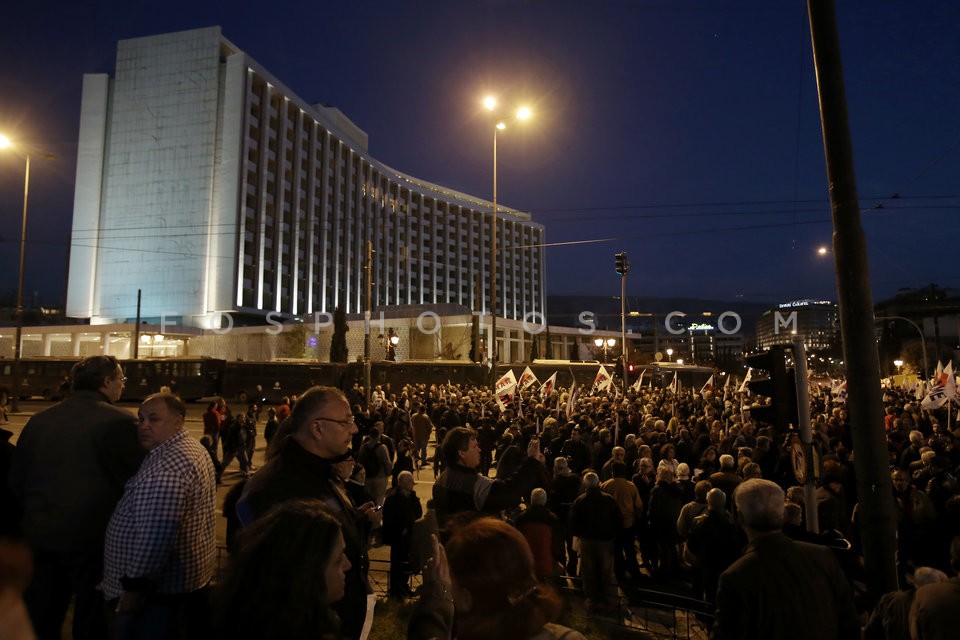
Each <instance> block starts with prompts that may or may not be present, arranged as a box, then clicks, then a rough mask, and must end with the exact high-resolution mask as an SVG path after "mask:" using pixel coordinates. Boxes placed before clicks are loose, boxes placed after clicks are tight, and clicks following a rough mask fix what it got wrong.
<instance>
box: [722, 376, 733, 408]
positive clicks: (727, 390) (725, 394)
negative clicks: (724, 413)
mask: <svg viewBox="0 0 960 640" xmlns="http://www.w3.org/2000/svg"><path fill="white" fill-rule="evenodd" d="M732 377H733V374H730V373H728V374H727V379H726V380H724V382H723V401H724V402H726V401H727V400H729V399H730V378H732Z"/></svg>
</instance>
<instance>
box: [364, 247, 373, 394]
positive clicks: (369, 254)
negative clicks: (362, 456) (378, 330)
mask: <svg viewBox="0 0 960 640" xmlns="http://www.w3.org/2000/svg"><path fill="white" fill-rule="evenodd" d="M364 269H365V270H366V272H367V296H366V297H367V299H366V302H364V305H363V307H364V310H363V391H364V393H365V394H366V396H367V406H368V407H369V406H370V392H371V390H370V385H371V384H372V380H371V379H370V378H371V375H370V315H371V312H372V308H371V305H372V304H373V277H372V274H373V242H371V241H369V240H367V265H366V267H364Z"/></svg>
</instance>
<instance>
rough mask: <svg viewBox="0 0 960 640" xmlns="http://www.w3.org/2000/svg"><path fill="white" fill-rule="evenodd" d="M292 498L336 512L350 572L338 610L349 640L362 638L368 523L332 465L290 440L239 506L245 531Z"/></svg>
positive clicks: (255, 477)
mask: <svg viewBox="0 0 960 640" xmlns="http://www.w3.org/2000/svg"><path fill="white" fill-rule="evenodd" d="M291 498H315V499H317V500H320V501H321V502H323V503H324V505H326V506H327V507H328V508H329V509H330V511H332V512H333V514H334V515H335V516H337V519H338V520H339V521H340V525H341V528H342V531H343V540H344V542H345V543H346V549H345V553H346V556H347V559H349V560H350V564H351V567H350V569H349V570H348V571H347V574H346V585H345V591H344V596H343V599H341V600H340V601H339V602H337V603H336V604H335V605H334V607H333V608H334V610H336V611H337V613H338V614H339V615H340V618H341V621H342V623H343V627H342V630H343V632H344V635H345V636H348V637H359V632H360V628H361V627H362V626H363V620H364V618H365V617H366V611H367V594H368V593H371V591H372V590H371V589H370V585H369V583H368V582H367V568H368V566H369V562H368V560H367V540H366V537H365V533H364V532H365V530H366V528H365V517H364V516H363V515H362V514H360V513H359V512H358V511H357V510H356V509H355V508H354V506H353V502H352V501H351V499H350V496H349V495H347V491H346V489H345V488H344V487H343V484H342V483H341V482H340V481H339V478H338V477H337V475H336V471H335V470H334V468H333V465H332V463H331V461H330V460H326V459H324V458H321V457H319V456H316V455H314V454H312V453H310V452H309V451H307V450H306V449H304V448H303V447H302V446H301V445H300V443H299V442H297V441H296V440H295V439H294V438H288V439H287V440H286V441H285V442H284V443H283V446H282V447H281V449H280V452H279V453H278V454H277V455H276V456H275V457H274V458H272V459H271V460H270V461H269V462H267V464H266V465H265V466H264V467H263V468H261V469H260V470H259V471H258V472H257V473H255V474H254V475H253V476H252V477H251V478H250V480H248V481H247V483H246V486H245V487H244V490H243V495H242V496H241V497H240V500H239V502H238V503H237V512H238V514H239V515H240V520H241V522H242V523H243V524H244V525H248V524H250V523H251V522H252V521H254V520H256V519H257V518H259V517H261V516H263V515H264V514H265V513H266V512H267V511H269V510H270V508H271V507H272V506H274V505H276V504H280V503H281V502H283V501H285V500H289V499H291Z"/></svg>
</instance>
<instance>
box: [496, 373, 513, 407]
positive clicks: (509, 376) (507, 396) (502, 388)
mask: <svg viewBox="0 0 960 640" xmlns="http://www.w3.org/2000/svg"><path fill="white" fill-rule="evenodd" d="M516 391H517V376H516V375H514V373H513V369H510V370H509V371H507V372H506V373H505V374H503V376H501V377H500V379H499V380H497V384H496V385H495V386H494V398H495V399H496V401H497V405H498V406H499V407H500V411H503V410H504V409H506V407H507V405H508V404H510V403H511V402H513V394H514V393H516Z"/></svg>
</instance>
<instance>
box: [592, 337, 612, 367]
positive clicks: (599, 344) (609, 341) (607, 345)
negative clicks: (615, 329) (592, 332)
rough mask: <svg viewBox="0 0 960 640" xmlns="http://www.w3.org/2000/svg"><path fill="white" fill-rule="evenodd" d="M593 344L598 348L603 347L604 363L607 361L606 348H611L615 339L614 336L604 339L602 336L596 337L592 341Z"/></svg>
mask: <svg viewBox="0 0 960 640" xmlns="http://www.w3.org/2000/svg"><path fill="white" fill-rule="evenodd" d="M593 344H595V345H597V348H598V349H599V348H600V347H603V363H604V364H606V363H607V349H608V348H610V349H612V348H613V347H614V346H616V344H617V340H616V338H607V339H606V340H604V339H603V338H596V339H595V340H594V341H593Z"/></svg>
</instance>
